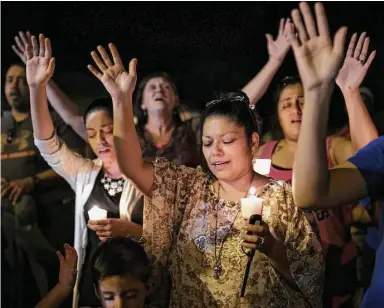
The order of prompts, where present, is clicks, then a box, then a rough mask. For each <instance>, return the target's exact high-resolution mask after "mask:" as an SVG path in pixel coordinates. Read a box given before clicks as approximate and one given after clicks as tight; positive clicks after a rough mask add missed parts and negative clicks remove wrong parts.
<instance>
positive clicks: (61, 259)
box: [56, 251, 65, 263]
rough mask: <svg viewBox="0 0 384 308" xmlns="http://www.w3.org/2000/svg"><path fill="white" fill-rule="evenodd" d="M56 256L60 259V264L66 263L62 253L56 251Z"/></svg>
mask: <svg viewBox="0 0 384 308" xmlns="http://www.w3.org/2000/svg"><path fill="white" fill-rule="evenodd" d="M56 256H57V257H58V259H59V261H60V263H63V262H64V261H65V258H64V256H63V255H62V254H61V252H60V251H56Z"/></svg>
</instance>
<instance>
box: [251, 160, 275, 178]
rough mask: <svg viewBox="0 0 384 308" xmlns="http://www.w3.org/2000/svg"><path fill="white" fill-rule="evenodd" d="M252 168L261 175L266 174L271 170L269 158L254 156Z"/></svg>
mask: <svg viewBox="0 0 384 308" xmlns="http://www.w3.org/2000/svg"><path fill="white" fill-rule="evenodd" d="M253 170H254V171H255V172H257V173H259V174H262V175H268V174H269V171H270V170H271V160H270V159H261V158H256V160H255V162H254V164H253Z"/></svg>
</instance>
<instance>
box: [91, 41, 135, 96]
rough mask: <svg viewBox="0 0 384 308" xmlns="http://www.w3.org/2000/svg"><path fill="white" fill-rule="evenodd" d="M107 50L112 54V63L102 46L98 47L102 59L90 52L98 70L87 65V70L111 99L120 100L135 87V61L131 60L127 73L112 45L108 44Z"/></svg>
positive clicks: (95, 53)
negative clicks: (100, 83) (102, 86)
mask: <svg viewBox="0 0 384 308" xmlns="http://www.w3.org/2000/svg"><path fill="white" fill-rule="evenodd" d="M108 46H109V50H110V51H111V54H112V59H113V62H112V61H111V59H110V57H109V55H108V54H107V52H106V51H105V49H104V48H103V47H102V46H98V47H97V50H98V51H99V53H100V55H101V57H102V59H100V57H99V55H98V54H97V52H95V51H92V52H91V56H92V58H93V60H94V61H95V64H96V65H97V67H98V68H99V70H97V69H96V68H95V67H93V66H92V65H88V69H89V70H90V71H91V72H92V74H94V75H95V76H96V77H97V78H98V79H99V80H100V81H101V82H102V83H103V85H104V87H105V88H106V90H107V91H108V93H109V94H110V95H111V97H112V98H113V99H116V100H121V99H124V97H125V96H126V95H127V94H132V93H133V91H134V90H135V86H136V79H137V76H136V63H137V61H136V59H132V60H131V62H130V63H129V71H128V72H127V71H126V70H125V69H124V67H123V64H122V62H121V59H120V56H119V53H118V51H117V49H116V47H115V45H113V44H109V45H108Z"/></svg>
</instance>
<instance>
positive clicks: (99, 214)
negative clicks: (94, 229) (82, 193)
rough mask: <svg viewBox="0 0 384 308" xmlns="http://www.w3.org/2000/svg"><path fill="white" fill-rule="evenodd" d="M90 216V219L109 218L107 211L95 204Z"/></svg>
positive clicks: (89, 213)
mask: <svg viewBox="0 0 384 308" xmlns="http://www.w3.org/2000/svg"><path fill="white" fill-rule="evenodd" d="M88 216H89V219H90V220H100V219H105V218H107V211H106V210H103V209H101V208H99V207H98V206H97V205H94V206H93V207H92V208H91V209H90V210H89V211H88Z"/></svg>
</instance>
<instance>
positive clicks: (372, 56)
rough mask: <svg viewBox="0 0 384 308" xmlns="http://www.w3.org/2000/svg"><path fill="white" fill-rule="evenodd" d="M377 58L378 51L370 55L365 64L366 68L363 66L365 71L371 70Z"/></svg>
mask: <svg viewBox="0 0 384 308" xmlns="http://www.w3.org/2000/svg"><path fill="white" fill-rule="evenodd" d="M375 56H376V50H374V51H372V52H371V54H370V55H369V58H368V60H367V62H365V64H364V66H363V67H364V69H366V70H368V69H369V67H370V66H371V64H372V61H373V59H374V58H375Z"/></svg>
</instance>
